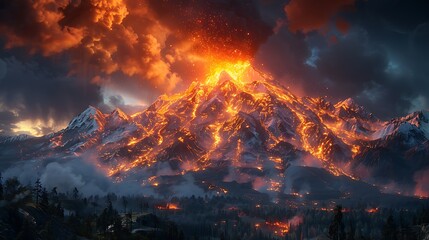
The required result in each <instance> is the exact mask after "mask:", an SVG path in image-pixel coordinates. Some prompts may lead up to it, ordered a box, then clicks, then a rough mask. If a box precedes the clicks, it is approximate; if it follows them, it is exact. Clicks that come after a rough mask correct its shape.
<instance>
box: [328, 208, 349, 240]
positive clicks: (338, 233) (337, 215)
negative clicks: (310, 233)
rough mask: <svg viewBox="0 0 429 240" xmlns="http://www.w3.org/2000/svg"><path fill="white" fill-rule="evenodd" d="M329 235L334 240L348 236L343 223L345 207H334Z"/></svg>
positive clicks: (340, 239) (341, 239)
mask: <svg viewBox="0 0 429 240" xmlns="http://www.w3.org/2000/svg"><path fill="white" fill-rule="evenodd" d="M329 237H330V238H331V239H333V240H343V239H345V238H346V234H345V232H344V224H343V207H342V206H341V205H338V206H336V207H335V209H334V219H333V220H332V222H331V225H330V226H329Z"/></svg>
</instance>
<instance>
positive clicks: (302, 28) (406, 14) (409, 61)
mask: <svg viewBox="0 0 429 240" xmlns="http://www.w3.org/2000/svg"><path fill="white" fill-rule="evenodd" d="M316 2H317V3H316ZM322 3H323V4H325V5H323V6H320V9H324V8H329V11H326V14H322V15H323V16H322V15H320V14H313V13H312V11H313V10H314V9H318V8H315V6H316V5H317V6H318V5H319V4H322ZM428 7H429V6H428V3H427V2H425V1H417V2H413V3H411V2H409V1H404V0H398V1H393V2H392V1H335V0H333V1H293V0H292V1H290V2H289V3H288V4H286V5H285V7H284V9H285V18H284V19H283V21H281V24H280V27H279V28H278V31H276V32H275V34H274V35H272V36H270V38H269V39H268V40H267V42H266V43H265V44H263V45H262V46H261V47H260V50H259V51H258V52H257V54H256V59H255V62H256V63H257V64H258V65H261V64H262V63H263V64H264V65H263V68H264V69H265V70H267V71H269V72H271V73H272V74H273V76H274V77H275V78H277V79H279V80H281V81H283V82H284V83H285V85H287V86H290V87H291V89H292V90H293V91H295V92H296V93H298V94H299V95H309V96H314V97H320V96H327V97H328V98H329V99H330V100H332V101H340V100H343V99H344V98H348V97H352V98H354V99H355V100H356V101H357V102H358V103H360V104H362V105H364V106H365V107H366V109H367V110H369V111H370V112H373V113H374V114H375V115H376V116H378V117H380V118H383V119H388V118H392V117H397V116H400V115H404V114H407V113H409V112H410V111H415V110H419V109H422V108H427V106H428V99H429V95H428V92H429V84H428V82H427V76H428V67H427V61H426V59H427V56H428V54H429V47H428V45H427V44H425V42H428V41H429V24H428V22H429V17H428V16H427V14H426V13H425V11H424V10H423V9H427V8H428ZM298 10H301V11H298ZM294 12H296V14H297V15H294V14H295V13H294ZM321 12H323V11H321ZM297 16H302V18H298V17H297ZM304 16H308V17H304ZM307 21H309V22H307Z"/></svg>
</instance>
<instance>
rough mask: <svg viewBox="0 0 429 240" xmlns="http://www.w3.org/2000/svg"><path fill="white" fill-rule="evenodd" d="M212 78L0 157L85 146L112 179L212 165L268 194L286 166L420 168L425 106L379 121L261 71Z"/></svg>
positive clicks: (87, 117) (390, 176)
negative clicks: (303, 93)
mask: <svg viewBox="0 0 429 240" xmlns="http://www.w3.org/2000/svg"><path fill="white" fill-rule="evenodd" d="M220 76H221V77H220V78H219V80H218V82H214V83H213V82H209V81H208V82H206V83H193V84H192V85H191V86H190V87H189V88H188V89H187V90H186V91H184V92H182V93H178V94H175V95H172V96H161V97H159V98H158V99H157V100H156V101H155V102H154V103H153V104H152V105H151V106H149V107H148V108H147V109H146V110H145V111H143V112H141V113H138V114H135V115H133V116H132V117H131V116H128V115H127V114H125V113H124V112H122V111H121V110H120V109H116V110H115V111H113V112H112V113H110V114H103V113H101V112H100V111H99V110H98V109H96V108H94V107H89V108H88V109H86V110H85V111H83V112H82V113H81V114H79V115H78V116H76V117H75V118H74V119H73V120H72V121H71V122H70V124H69V125H68V126H67V128H65V129H64V130H62V131H59V132H57V133H54V134H52V135H48V136H45V137H41V138H35V139H23V140H22V141H19V144H15V145H14V146H12V145H11V144H8V143H2V144H0V150H1V149H8V150H7V151H4V152H3V153H2V154H3V155H0V158H5V159H9V158H12V157H16V156H18V158H19V159H26V158H34V157H37V158H42V157H44V156H53V155H62V154H80V153H82V152H85V151H87V150H91V151H93V152H96V153H97V155H98V159H99V161H100V163H102V164H103V166H105V167H106V168H108V169H109V176H112V177H113V178H116V179H117V180H122V179H124V178H127V177H130V176H133V177H134V176H135V175H139V171H142V170H144V171H145V172H146V173H149V175H144V176H145V177H150V176H152V177H153V176H158V175H159V174H164V175H165V174H168V175H183V174H187V173H189V172H199V171H205V170H206V169H217V168H219V169H229V170H228V174H227V175H226V176H225V181H237V182H246V181H250V182H252V183H254V184H256V183H255V182H254V181H256V180H255V179H259V180H258V181H259V182H263V183H264V184H265V185H264V186H266V187H265V190H269V191H276V192H277V191H278V192H283V191H285V188H286V185H285V184H286V183H285V181H286V180H285V179H286V176H285V175H286V169H287V168H288V167H289V166H290V164H293V165H294V166H309V167H319V168H323V169H324V170H326V172H328V173H329V174H331V175H332V176H340V175H343V176H345V177H346V178H349V179H352V178H361V179H364V180H366V181H373V180H374V179H376V180H377V179H380V180H382V182H383V183H384V182H386V181H388V180H391V181H399V178H398V176H403V177H401V181H402V182H406V183H407V184H412V182H413V174H414V173H415V172H416V171H417V170H418V169H424V168H427V167H429V154H428V143H427V141H428V140H427V139H428V132H429V131H428V128H429V127H428V126H429V124H428V117H429V115H428V113H427V112H416V113H413V114H410V115H409V116H406V117H404V118H398V119H393V120H391V121H388V122H383V121H381V120H379V119H377V118H376V117H374V116H373V115H372V114H370V113H368V112H367V111H365V109H364V108H363V107H361V106H359V105H358V104H356V103H355V102H354V101H353V100H352V99H346V100H345V101H341V102H338V103H336V104H334V103H331V102H329V101H327V100H326V99H324V98H308V97H304V98H300V97H297V96H295V95H294V94H292V93H291V92H289V91H288V90H286V88H283V87H282V86H281V84H278V83H276V82H275V81H272V80H271V81H267V80H265V79H264V78H263V77H259V78H256V80H255V79H251V81H238V80H237V79H234V78H233V77H230V76H228V75H227V74H225V73H223V74H220ZM404 166H405V167H404ZM383 172H384V173H385V174H384V177H383V178H380V177H379V175H380V174H381V173H383ZM386 172H387V173H386ZM142 176H143V175H142Z"/></svg>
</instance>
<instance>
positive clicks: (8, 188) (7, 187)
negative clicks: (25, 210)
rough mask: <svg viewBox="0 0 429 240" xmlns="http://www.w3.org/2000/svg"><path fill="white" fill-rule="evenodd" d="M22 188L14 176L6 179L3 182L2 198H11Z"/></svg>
mask: <svg viewBox="0 0 429 240" xmlns="http://www.w3.org/2000/svg"><path fill="white" fill-rule="evenodd" d="M22 190H23V189H22V186H21V183H20V182H19V181H18V179H17V178H16V177H14V178H9V179H7V180H6V181H5V183H4V190H3V194H4V199H6V200H12V199H13V198H14V197H15V195H17V194H18V193H19V192H20V191H22Z"/></svg>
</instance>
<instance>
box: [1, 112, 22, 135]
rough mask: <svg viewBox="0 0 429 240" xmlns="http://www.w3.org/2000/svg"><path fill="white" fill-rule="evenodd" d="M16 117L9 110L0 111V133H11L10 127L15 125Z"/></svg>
mask: <svg viewBox="0 0 429 240" xmlns="http://www.w3.org/2000/svg"><path fill="white" fill-rule="evenodd" d="M17 120H18V118H17V117H16V116H15V114H14V113H13V112H11V111H0V135H6V136H8V135H12V131H11V129H13V128H14V127H15V122H17Z"/></svg>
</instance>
